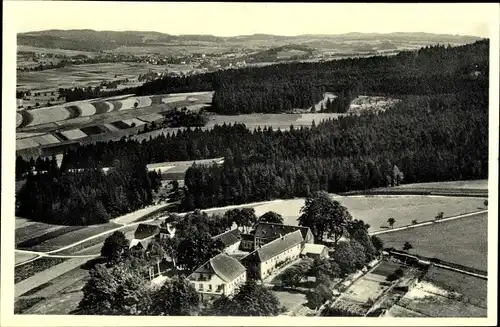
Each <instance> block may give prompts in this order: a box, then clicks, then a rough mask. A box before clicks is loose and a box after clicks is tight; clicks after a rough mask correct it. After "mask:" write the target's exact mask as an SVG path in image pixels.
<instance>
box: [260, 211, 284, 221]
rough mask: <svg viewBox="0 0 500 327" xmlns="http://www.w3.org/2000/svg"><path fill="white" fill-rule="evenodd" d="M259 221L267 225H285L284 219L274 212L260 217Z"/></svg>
mask: <svg viewBox="0 0 500 327" xmlns="http://www.w3.org/2000/svg"><path fill="white" fill-rule="evenodd" d="M259 221H262V222H267V223H276V224H283V217H282V216H281V215H280V214H279V213H276V212H274V211H268V212H266V213H265V214H263V215H262V216H260V218H259Z"/></svg>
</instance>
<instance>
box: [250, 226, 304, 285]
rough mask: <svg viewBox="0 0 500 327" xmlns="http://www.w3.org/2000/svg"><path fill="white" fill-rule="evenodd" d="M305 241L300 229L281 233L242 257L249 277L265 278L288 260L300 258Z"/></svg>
mask: <svg viewBox="0 0 500 327" xmlns="http://www.w3.org/2000/svg"><path fill="white" fill-rule="evenodd" d="M303 241H304V238H303V237H302V233H301V231H300V230H296V231H294V232H292V233H289V234H286V235H281V236H279V237H278V238H277V239H275V240H273V241H271V242H269V243H267V244H264V245H262V246H261V247H260V248H258V249H257V250H255V251H253V252H252V253H250V254H249V255H247V256H246V257H244V258H242V259H241V262H242V263H243V264H244V265H245V267H246V268H247V271H248V274H249V278H250V277H251V278H256V279H264V278H266V277H268V276H269V275H271V274H272V273H273V272H275V271H276V270H278V269H279V268H281V267H282V266H283V265H284V264H286V263H287V262H291V261H293V260H295V259H297V258H299V256H300V253H301V251H302V247H303Z"/></svg>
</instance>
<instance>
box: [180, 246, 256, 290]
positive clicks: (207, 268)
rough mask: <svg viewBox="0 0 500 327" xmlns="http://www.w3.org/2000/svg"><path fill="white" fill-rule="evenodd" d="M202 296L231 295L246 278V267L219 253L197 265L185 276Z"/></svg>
mask: <svg viewBox="0 0 500 327" xmlns="http://www.w3.org/2000/svg"><path fill="white" fill-rule="evenodd" d="M187 279H188V280H189V281H190V282H191V283H192V284H193V286H194V288H195V289H196V291H197V292H198V293H199V294H200V295H201V297H202V299H203V298H209V297H217V296H221V295H226V296H231V295H232V294H234V292H235V291H236V290H237V289H238V286H239V285H241V284H244V283H245V282H246V280H247V276H246V268H245V266H243V265H242V264H241V263H240V262H239V261H238V260H236V259H234V258H232V257H230V256H228V255H227V254H224V253H221V254H218V255H216V256H215V257H213V258H212V259H210V260H208V261H207V262H205V263H204V264H203V265H201V266H200V267H198V268H197V269H196V270H195V271H194V272H193V273H192V274H191V275H189V276H188V278H187Z"/></svg>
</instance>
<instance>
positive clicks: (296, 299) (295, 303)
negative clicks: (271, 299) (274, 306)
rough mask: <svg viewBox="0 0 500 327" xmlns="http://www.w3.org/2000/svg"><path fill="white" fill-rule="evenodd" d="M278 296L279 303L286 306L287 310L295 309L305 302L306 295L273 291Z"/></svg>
mask: <svg viewBox="0 0 500 327" xmlns="http://www.w3.org/2000/svg"><path fill="white" fill-rule="evenodd" d="M273 292H274V294H276V296H277V297H278V300H279V301H280V304H281V305H282V306H284V307H286V309H287V311H291V310H296V309H297V308H299V307H300V306H302V305H303V304H305V303H307V300H306V295H305V294H303V293H295V292H293V293H292V292H284V291H273Z"/></svg>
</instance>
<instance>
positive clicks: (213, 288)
mask: <svg viewBox="0 0 500 327" xmlns="http://www.w3.org/2000/svg"><path fill="white" fill-rule="evenodd" d="M200 275H204V276H205V277H207V279H208V280H190V282H191V284H193V286H194V288H195V289H196V292H198V293H203V294H212V295H222V294H224V295H226V296H229V295H232V294H233V293H234V291H235V290H236V288H237V287H238V285H240V284H243V283H245V282H246V280H247V277H246V271H244V272H243V273H242V274H241V275H240V276H238V277H237V278H235V279H234V280H233V281H231V282H229V283H226V282H225V281H224V280H222V279H221V278H220V277H219V276H217V275H216V274H199V273H193V274H192V276H193V279H198V278H199V277H200Z"/></svg>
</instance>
